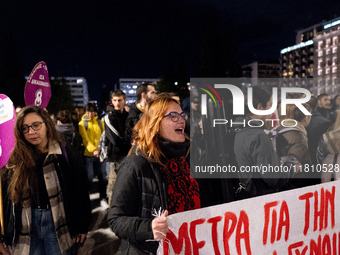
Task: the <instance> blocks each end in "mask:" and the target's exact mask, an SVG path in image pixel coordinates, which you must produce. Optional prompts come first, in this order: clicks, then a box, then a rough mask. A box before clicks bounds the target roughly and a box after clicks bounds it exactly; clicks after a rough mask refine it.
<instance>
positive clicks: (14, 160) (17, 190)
mask: <svg viewBox="0 0 340 255" xmlns="http://www.w3.org/2000/svg"><path fill="white" fill-rule="evenodd" d="M30 113H35V114H37V115H38V116H39V117H40V118H41V119H42V120H43V122H44V123H45V125H46V130H47V134H46V136H47V146H48V145H49V143H50V142H51V141H60V140H59V138H58V135H57V132H56V130H55V126H54V123H53V121H52V119H51V118H50V116H49V114H48V113H47V112H46V111H45V110H43V109H41V108H39V107H37V106H26V107H24V108H22V110H21V111H20V112H19V114H18V116H17V120H16V123H15V128H14V135H15V138H16V143H15V147H14V150H13V152H12V155H11V157H10V159H9V161H8V163H7V166H6V168H7V170H8V171H9V174H10V176H11V180H10V184H9V187H8V193H9V197H10V199H11V200H12V201H13V202H15V203H18V202H21V203H22V202H23V201H24V200H26V199H27V198H29V197H30V196H31V195H32V193H33V189H34V185H31V184H32V183H34V182H35V176H34V175H33V174H32V171H33V170H34V168H35V166H36V159H37V157H38V155H39V152H38V151H37V149H36V148H35V146H34V145H32V144H30V143H29V142H27V141H26V139H25V137H24V134H23V133H22V124H23V121H24V118H25V117H26V116H27V115H28V114H30Z"/></svg>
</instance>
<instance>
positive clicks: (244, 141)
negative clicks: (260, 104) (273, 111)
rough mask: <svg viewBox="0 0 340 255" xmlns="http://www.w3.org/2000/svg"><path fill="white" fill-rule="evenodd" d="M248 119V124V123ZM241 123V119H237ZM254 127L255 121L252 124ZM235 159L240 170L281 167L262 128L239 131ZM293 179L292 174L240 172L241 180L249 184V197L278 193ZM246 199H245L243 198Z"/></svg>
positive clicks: (281, 172)
mask: <svg viewBox="0 0 340 255" xmlns="http://www.w3.org/2000/svg"><path fill="white" fill-rule="evenodd" d="M247 120H249V119H246V123H247ZM236 121H237V122H240V121H241V120H240V119H236ZM252 125H254V121H253V122H252ZM234 153H235V159H236V162H237V164H238V167H239V169H242V168H245V167H252V166H258V167H263V166H268V167H269V166H270V167H275V166H280V159H279V156H278V155H277V153H276V152H275V150H274V147H273V144H272V142H271V140H270V138H269V136H268V135H267V134H266V133H265V132H264V128H261V127H249V128H244V129H242V130H241V131H238V132H237V133H236V135H235V143H234ZM291 177H292V173H291V172H287V173H285V172H283V171H279V172H270V171H268V172H264V173H263V174H262V173H259V172H241V171H240V172H239V178H240V179H241V180H243V181H245V183H247V184H248V181H250V180H251V182H250V183H249V185H252V186H250V187H248V189H247V191H246V192H247V193H248V197H253V196H259V195H265V194H269V193H273V192H277V191H278V190H279V189H280V188H282V187H284V186H286V185H288V183H289V182H290V180H291ZM243 198H244V197H243Z"/></svg>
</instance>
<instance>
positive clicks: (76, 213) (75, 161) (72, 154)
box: [1, 146, 91, 245]
mask: <svg viewBox="0 0 340 255" xmlns="http://www.w3.org/2000/svg"><path fill="white" fill-rule="evenodd" d="M65 152H66V153H65ZM65 154H67V156H66V155H65ZM46 162H48V164H50V163H51V162H54V167H55V169H56V172H57V175H58V179H59V181H60V187H61V189H62V194H63V199H64V201H63V203H64V207H65V214H66V220H67V225H68V229H69V231H70V234H71V236H72V237H74V236H75V235H76V234H78V233H87V232H88V228H89V225H90V223H91V204H90V198H89V194H88V191H87V186H86V185H87V181H86V173H85V169H84V166H83V161H82V158H81V155H80V154H79V153H78V152H77V151H75V150H74V149H73V148H72V147H69V146H67V147H66V148H65V147H64V149H62V154H59V155H55V154H51V155H49V156H48V157H47V159H46V160H45V162H44V165H45V163H46ZM1 181H2V197H3V206H4V208H3V209H4V228H5V236H4V239H5V242H6V244H8V245H13V244H14V243H16V242H17V241H18V237H19V233H20V231H21V210H22V206H21V205H20V204H14V203H12V202H11V201H10V200H9V197H8V196H7V188H8V185H9V181H10V176H9V171H7V172H5V173H4V175H3V176H2V180H1Z"/></svg>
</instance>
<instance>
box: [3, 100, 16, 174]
mask: <svg viewBox="0 0 340 255" xmlns="http://www.w3.org/2000/svg"><path fill="white" fill-rule="evenodd" d="M14 125H15V109H14V106H13V103H12V100H11V99H10V98H9V97H7V96H6V95H4V94H0V168H2V167H3V166H5V165H6V164H7V161H8V160H9V158H10V156H11V153H12V150H13V148H14V145H15V137H14Z"/></svg>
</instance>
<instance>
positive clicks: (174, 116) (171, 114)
mask: <svg viewBox="0 0 340 255" xmlns="http://www.w3.org/2000/svg"><path fill="white" fill-rule="evenodd" d="M164 117H170V118H171V120H172V121H173V122H177V121H179V118H180V117H182V118H183V119H184V120H185V121H187V120H188V118H189V116H188V114H186V113H185V112H182V113H178V112H169V113H167V114H165V115H164Z"/></svg>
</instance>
